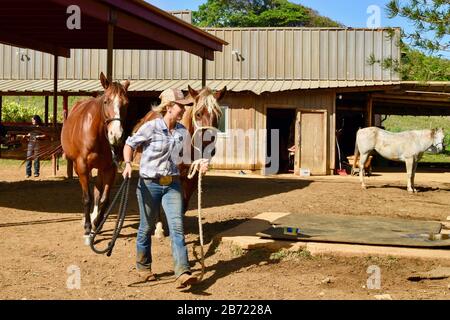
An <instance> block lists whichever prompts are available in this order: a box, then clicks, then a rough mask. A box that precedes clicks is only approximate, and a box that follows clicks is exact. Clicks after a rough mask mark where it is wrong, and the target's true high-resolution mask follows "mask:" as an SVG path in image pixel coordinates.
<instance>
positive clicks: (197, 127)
mask: <svg viewBox="0 0 450 320" xmlns="http://www.w3.org/2000/svg"><path fill="white" fill-rule="evenodd" d="M192 113H193V115H192V124H193V125H194V128H195V130H194V133H193V134H192V139H191V145H192V147H193V148H194V149H195V150H197V151H199V152H201V150H200V149H199V148H197V147H196V146H195V143H194V140H195V135H196V134H197V132H198V131H200V130H208V129H211V130H214V131H216V132H218V131H219V129H218V128H216V127H213V126H199V125H198V124H197V121H195V114H194V107H192Z"/></svg>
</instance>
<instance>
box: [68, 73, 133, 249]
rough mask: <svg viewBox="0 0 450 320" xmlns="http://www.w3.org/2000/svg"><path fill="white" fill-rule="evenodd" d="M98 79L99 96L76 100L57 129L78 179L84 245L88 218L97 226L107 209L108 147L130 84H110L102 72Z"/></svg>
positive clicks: (117, 137) (116, 135)
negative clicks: (92, 179)
mask: <svg viewBox="0 0 450 320" xmlns="http://www.w3.org/2000/svg"><path fill="white" fill-rule="evenodd" d="M100 82H101V84H102V86H103V88H104V89H105V91H104V93H103V95H101V96H100V97H97V98H89V99H86V100H83V101H80V102H77V103H76V104H75V105H74V106H73V108H72V110H71V112H70V114H69V115H68V117H67V119H66V120H65V121H64V125H63V127H62V131H61V145H62V149H63V151H64V153H65V154H66V158H67V159H69V160H72V161H73V164H74V169H75V172H76V173H77V175H78V177H79V179H80V185H81V189H82V203H83V210H84V216H85V221H84V236H85V243H86V244H88V241H89V238H88V237H89V234H90V233H91V229H92V225H91V221H92V222H93V224H94V227H96V226H98V224H99V223H100V221H101V220H102V219H103V215H104V213H105V210H106V209H107V205H108V201H109V193H110V191H111V186H112V184H113V183H114V178H115V175H116V170H117V167H116V164H115V163H114V161H113V152H112V147H113V146H114V145H116V144H118V143H119V142H120V141H121V139H122V135H123V128H122V125H123V122H124V119H125V116H126V106H127V104H128V98H127V90H128V86H129V84H130V82H129V81H128V80H127V81H126V82H125V83H124V84H123V85H121V84H120V83H118V82H113V83H110V82H109V81H108V80H107V79H106V77H105V75H104V74H103V73H101V74H100ZM93 168H96V169H98V173H97V178H96V182H95V187H94V198H93V200H94V201H93V205H94V207H93V211H92V220H91V214H90V213H91V207H92V195H91V190H90V187H89V177H90V175H91V170H92V169H93Z"/></svg>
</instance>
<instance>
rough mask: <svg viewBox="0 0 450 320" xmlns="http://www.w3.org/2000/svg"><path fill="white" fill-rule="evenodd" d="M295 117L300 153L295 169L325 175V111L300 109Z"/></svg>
mask: <svg viewBox="0 0 450 320" xmlns="http://www.w3.org/2000/svg"><path fill="white" fill-rule="evenodd" d="M297 119H299V120H300V121H299V125H297V126H296V127H297V128H298V130H299V131H300V134H299V135H298V136H299V139H298V141H299V148H298V150H300V154H299V161H298V168H296V169H297V170H295V171H296V172H297V173H298V172H299V171H300V168H303V169H309V170H310V171H311V174H314V175H326V113H325V112H308V111H300V112H299V114H298V117H297Z"/></svg>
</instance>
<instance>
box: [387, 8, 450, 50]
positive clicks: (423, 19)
mask: <svg viewBox="0 0 450 320" xmlns="http://www.w3.org/2000/svg"><path fill="white" fill-rule="evenodd" d="M385 9H386V12H387V15H388V17H389V18H394V17H396V16H400V17H404V18H406V19H408V20H410V21H411V22H412V23H413V24H414V26H415V29H416V30H415V31H414V32H411V33H407V34H406V33H405V34H404V37H403V38H404V39H407V41H408V42H409V43H410V44H411V45H412V46H413V47H416V48H420V49H423V50H426V51H429V52H436V51H449V50H450V44H449V41H448V39H449V34H450V23H449V21H450V3H449V1H448V0H409V1H404V2H400V1H399V0H391V1H390V2H389V3H388V4H387V5H386V8H385Z"/></svg>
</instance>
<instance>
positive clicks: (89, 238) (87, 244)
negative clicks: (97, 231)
mask: <svg viewBox="0 0 450 320" xmlns="http://www.w3.org/2000/svg"><path fill="white" fill-rule="evenodd" d="M83 238H84V244H85V245H86V246H90V245H91V237H90V236H86V235H84V236H83Z"/></svg>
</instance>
